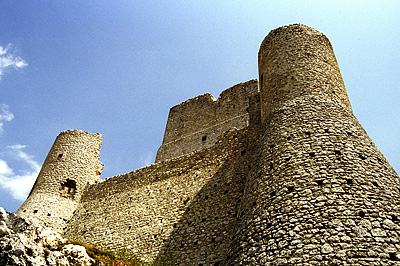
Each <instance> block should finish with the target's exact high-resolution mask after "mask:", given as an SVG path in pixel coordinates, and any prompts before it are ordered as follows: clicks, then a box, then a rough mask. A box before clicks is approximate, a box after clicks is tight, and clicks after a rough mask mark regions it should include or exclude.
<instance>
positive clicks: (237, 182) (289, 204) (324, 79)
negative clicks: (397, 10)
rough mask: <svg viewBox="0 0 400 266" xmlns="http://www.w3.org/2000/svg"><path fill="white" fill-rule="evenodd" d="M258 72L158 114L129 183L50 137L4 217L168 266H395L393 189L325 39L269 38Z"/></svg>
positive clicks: (95, 153) (398, 240) (297, 34)
mask: <svg viewBox="0 0 400 266" xmlns="http://www.w3.org/2000/svg"><path fill="white" fill-rule="evenodd" d="M258 65H259V82H257V81H256V80H252V81H248V82H245V83H241V84H238V85H235V86H233V87H231V88H229V89H227V90H225V91H224V92H222V93H221V95H220V97H219V98H218V99H217V100H215V99H214V97H213V96H212V95H210V94H205V95H202V96H198V97H196V98H193V99H190V100H188V101H186V102H184V103H181V104H180V105H177V106H175V107H173V108H171V111H170V114H169V117H168V122H167V126H166V130H165V134H164V140H163V143H162V145H161V147H160V149H159V150H158V153H157V158H156V163H155V164H153V165H150V166H147V167H145V168H142V169H138V170H136V171H133V172H131V173H127V174H122V175H118V176H114V177H112V178H107V179H104V180H99V175H100V172H101V169H102V165H101V163H99V161H98V158H99V149H100V145H101V137H100V135H99V134H94V135H91V134H89V133H86V132H82V131H66V132H63V133H61V134H60V136H59V137H58V138H57V139H56V141H55V143H54V145H53V148H52V149H51V151H50V153H49V155H48V157H47V159H46V161H45V163H44V164H43V168H42V170H41V172H40V174H39V176H38V179H37V181H36V183H35V185H34V188H33V189H32V192H31V194H30V196H29V197H28V199H27V200H26V202H25V203H24V204H23V205H22V206H21V207H20V208H19V210H18V211H17V213H18V214H20V215H23V216H25V217H39V218H41V219H44V220H46V221H47V222H48V224H49V225H51V226H52V227H54V228H56V229H58V230H59V231H62V232H63V233H64V235H65V236H66V237H68V238H71V239H74V240H78V241H82V242H85V243H90V244H93V245H96V246H99V247H101V248H104V249H109V250H116V251H117V250H124V251H127V252H130V253H133V254H135V255H136V256H138V257H139V258H141V259H145V260H153V259H156V258H159V259H165V258H166V259H168V260H171V261H173V262H175V263H176V264H177V265H199V266H200V265H295V264H299V265H397V264H396V263H398V260H400V253H399V251H400V236H399V234H400V227H399V226H400V225H399V224H400V211H399V206H400V202H399V196H400V195H399V194H400V184H399V176H398V175H397V174H396V173H395V171H394V170H393V168H392V167H391V166H390V164H389V163H388V161H387V160H386V159H385V157H384V156H383V155H382V154H381V153H380V151H379V150H378V148H377V147H376V146H375V144H374V143H373V142H372V140H371V139H370V138H369V137H368V135H367V133H366V132H365V130H364V129H363V128H362V126H361V125H360V124H359V122H358V121H357V119H356V118H355V116H354V114H353V112H352V108H351V105H350V102H349V99H348V96H347V93H346V89H345V86H344V83H343V80H342V77H341V74H340V70H339V67H338V63H337V61H336V58H335V55H334V53H333V49H332V46H331V44H330V42H329V40H328V39H327V38H326V37H325V36H324V35H323V34H322V33H320V32H319V31H317V30H315V29H312V28H310V27H308V26H305V25H298V24H295V25H290V26H284V27H280V28H278V29H275V30H272V31H271V32H270V33H269V34H268V36H267V37H266V38H265V39H264V41H263V42H262V44H261V47H260V51H259V56H258ZM205 110H206V111H205Z"/></svg>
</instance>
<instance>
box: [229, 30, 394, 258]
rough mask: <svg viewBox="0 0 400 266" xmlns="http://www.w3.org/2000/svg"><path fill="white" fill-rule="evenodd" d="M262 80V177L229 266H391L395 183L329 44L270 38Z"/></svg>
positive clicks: (278, 33)
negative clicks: (364, 125) (361, 121)
mask: <svg viewBox="0 0 400 266" xmlns="http://www.w3.org/2000/svg"><path fill="white" fill-rule="evenodd" d="M259 72H260V73H259V82H260V83H259V87H260V94H261V115H262V121H263V125H262V127H263V129H262V131H263V133H262V134H261V136H260V140H259V143H260V145H262V147H261V151H260V154H261V156H260V162H259V164H260V165H262V168H261V169H259V171H254V173H252V174H251V176H248V181H247V182H248V184H247V188H248V189H246V191H245V195H244V200H243V201H242V204H243V205H244V206H247V208H243V209H244V210H245V211H244V214H243V215H241V224H240V225H239V228H238V230H237V232H238V235H236V236H235V237H234V240H233V243H232V247H233V248H232V251H231V255H230V256H229V257H228V259H227V262H226V265H296V264H297V265H395V263H398V260H400V254H399V251H400V245H399V243H400V182H399V181H400V180H399V176H398V175H397V174H396V173H395V171H394V170H393V168H392V167H391V166H390V165H389V163H388V161H387V160H386V159H385V157H384V156H383V155H382V154H381V152H380V151H379V150H378V148H377V147H376V146H375V144H374V143H373V142H372V140H371V139H370V138H369V136H368V135H367V133H366V132H365V130H364V129H363V128H362V126H361V125H360V124H359V122H358V121H357V119H356V118H355V117H354V115H353V112H352V109H351V106H350V102H349V99H348V96H347V94H346V90H345V87H344V84H343V81H342V77H341V74H340V71H339V67H338V64H337V62H336V59H335V55H334V53H333V50H332V46H331V44H330V42H329V40H328V39H327V38H326V37H325V36H324V35H323V34H322V33H320V32H319V31H316V30H314V29H312V28H310V27H307V26H304V25H290V26H285V27H281V28H278V29H275V30H273V31H271V32H270V33H269V35H268V36H267V37H266V38H265V39H264V41H263V43H262V44H261V48H260V51H259ZM396 265H397V264H396Z"/></svg>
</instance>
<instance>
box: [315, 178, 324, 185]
mask: <svg viewBox="0 0 400 266" xmlns="http://www.w3.org/2000/svg"><path fill="white" fill-rule="evenodd" d="M315 182H317V184H318V185H319V186H322V185H323V184H324V180H323V179H318V180H316V181H315Z"/></svg>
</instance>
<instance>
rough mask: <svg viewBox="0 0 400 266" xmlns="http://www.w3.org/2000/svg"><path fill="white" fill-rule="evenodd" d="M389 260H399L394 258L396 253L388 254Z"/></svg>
mask: <svg viewBox="0 0 400 266" xmlns="http://www.w3.org/2000/svg"><path fill="white" fill-rule="evenodd" d="M389 259H390V260H399V259H398V258H397V256H396V252H389Z"/></svg>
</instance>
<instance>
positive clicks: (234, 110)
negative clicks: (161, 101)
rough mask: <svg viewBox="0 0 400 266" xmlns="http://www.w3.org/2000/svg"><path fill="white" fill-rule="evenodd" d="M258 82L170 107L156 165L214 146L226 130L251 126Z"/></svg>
mask: <svg viewBox="0 0 400 266" xmlns="http://www.w3.org/2000/svg"><path fill="white" fill-rule="evenodd" d="M257 94H258V82H257V80H251V81H248V82H245V83H240V84H237V85H235V86H233V87H231V88H229V89H226V90H225V91H223V92H222V93H221V95H220V96H219V97H218V100H215V98H214V97H213V96H212V95H211V94H208V93H207V94H204V95H201V96H197V97H195V98H193V99H190V100H187V101H185V102H183V103H181V104H179V105H176V106H174V107H172V108H171V110H170V112H169V115H168V121H167V126H166V129H165V134H164V139H163V143H162V145H161V147H160V148H159V150H158V152H157V156H156V162H160V161H163V160H165V159H170V158H174V157H178V156H181V155H183V154H188V153H191V152H193V151H196V150H200V149H204V148H208V147H211V146H212V145H214V144H215V142H216V141H217V139H218V137H219V136H220V135H221V134H223V133H224V132H225V131H227V130H229V129H231V128H233V127H235V128H237V129H242V128H245V127H247V126H248V125H249V119H250V118H249V112H248V108H249V100H250V99H251V98H252V97H254V96H255V95H257Z"/></svg>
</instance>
